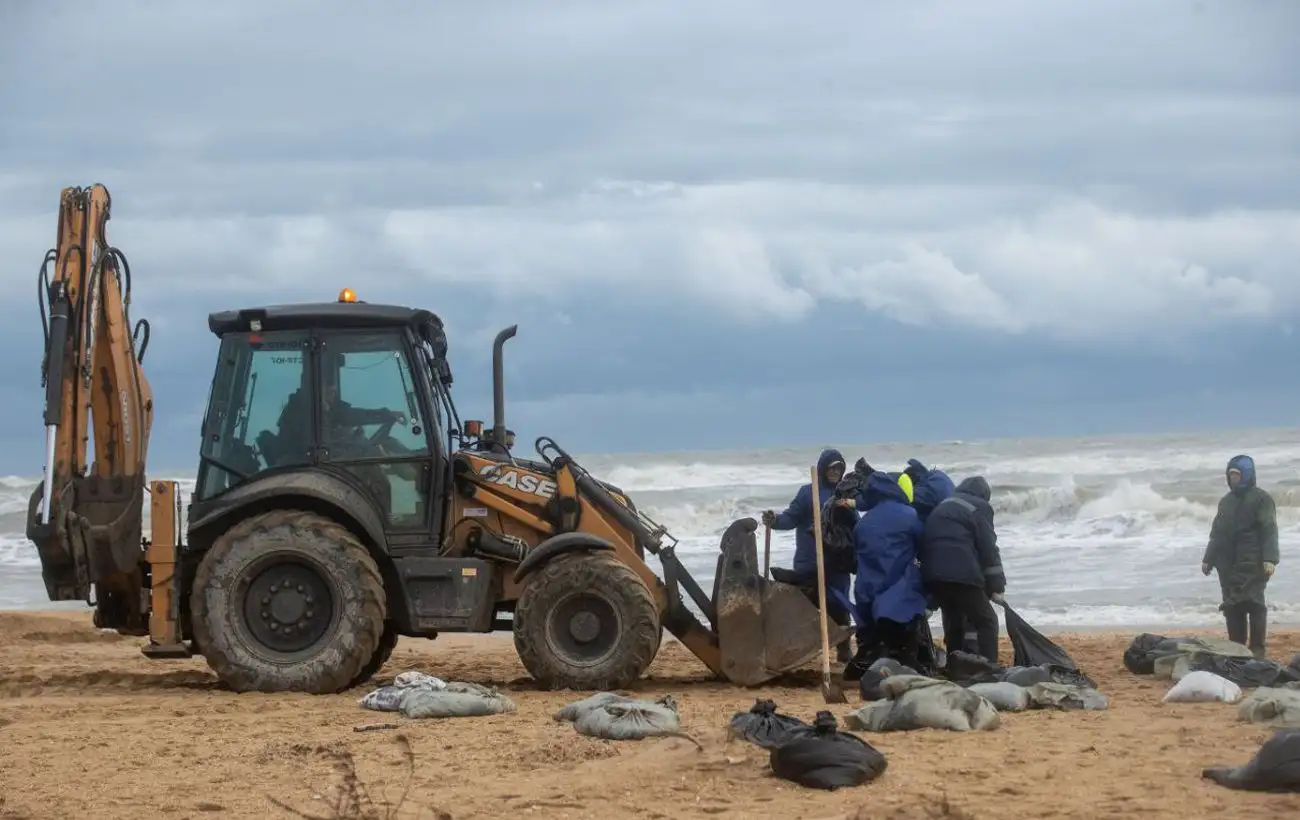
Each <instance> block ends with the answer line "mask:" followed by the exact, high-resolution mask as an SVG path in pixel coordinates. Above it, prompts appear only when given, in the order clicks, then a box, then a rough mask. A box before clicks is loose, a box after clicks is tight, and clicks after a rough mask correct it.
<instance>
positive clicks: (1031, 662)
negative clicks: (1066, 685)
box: [1002, 604, 1079, 671]
mask: <svg viewBox="0 0 1300 820" xmlns="http://www.w3.org/2000/svg"><path fill="white" fill-rule="evenodd" d="M1002 608H1003V610H1005V612H1006V619H1007V637H1008V638H1010V639H1011V646H1012V648H1014V649H1015V653H1016V656H1015V665H1016V666H1045V665H1046V666H1055V667H1059V668H1061V669H1065V670H1071V671H1078V669H1079V667H1078V666H1077V665H1075V663H1074V660H1073V659H1072V658H1071V657H1070V655H1069V653H1068V652H1066V651H1065V650H1064V649H1062V648H1061V647H1059V646H1057V645H1056V644H1055V643H1053V642H1052V641H1051V640H1050V639H1049V638H1048V637H1047V636H1046V635H1044V634H1043V633H1041V632H1039V631H1038V630H1037V629H1034V628H1033V627H1032V626H1030V625H1029V622H1028V621H1026V620H1025V619H1024V618H1021V617H1020V616H1019V615H1017V614H1016V611H1015V610H1014V609H1012V608H1011V607H1010V606H1007V605H1006V604H1003V606H1002Z"/></svg>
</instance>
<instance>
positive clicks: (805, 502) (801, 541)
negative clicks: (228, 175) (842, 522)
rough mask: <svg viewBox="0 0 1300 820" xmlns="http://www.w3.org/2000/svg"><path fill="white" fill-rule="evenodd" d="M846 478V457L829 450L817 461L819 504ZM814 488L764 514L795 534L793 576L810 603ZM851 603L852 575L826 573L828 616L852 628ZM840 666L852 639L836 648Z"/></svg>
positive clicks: (808, 486)
mask: <svg viewBox="0 0 1300 820" xmlns="http://www.w3.org/2000/svg"><path fill="white" fill-rule="evenodd" d="M843 477H844V456H843V455H841V454H840V451H839V450H836V449H834V448H827V449H825V450H823V451H822V454H821V456H820V457H818V459H817V482H818V488H817V490H818V495H819V496H820V497H819V498H818V499H817V501H816V503H817V505H818V506H819V507H822V508H825V506H826V502H828V501H830V500H831V499H832V498H834V496H835V485H837V484H839V482H840V479H841V478H843ZM813 503H814V502H813V497H812V484H804V485H803V486H802V487H800V488H799V490H798V491H797V492H796V493H795V495H794V498H793V499H792V500H791V501H790V505H789V506H788V507H786V508H785V510H784V511H783V512H781V513H777V512H774V511H773V510H766V511H764V512H763V523H764V524H766V525H767V526H769V527H771V528H772V529H774V530H794V567H793V569H794V572H795V574H796V575H797V576H798V583H799V586H801V587H803V588H805V590H806V591H808V592H809V599H810V600H814V601H815V600H816V595H817V541H816V539H815V538H814V537H813ZM851 612H852V610H851V605H850V599H849V575H848V574H847V573H832V572H830V571H827V573H826V614H827V616H828V617H830V618H831V619H832V620H834V621H835V623H837V624H840V625H841V626H850V625H852V623H853V621H852V617H851ZM836 652H837V655H838V657H839V660H840V662H841V663H844V662H847V661H848V660H849V657H850V655H851V654H852V647H851V646H850V642H849V639H845V640H844V641H843V642H842V643H841V644H839V645H838V646H837V647H836Z"/></svg>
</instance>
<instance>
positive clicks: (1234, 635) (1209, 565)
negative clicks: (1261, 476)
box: [1201, 455, 1279, 658]
mask: <svg viewBox="0 0 1300 820" xmlns="http://www.w3.org/2000/svg"><path fill="white" fill-rule="evenodd" d="M1226 473H1227V479H1228V492H1227V494H1226V495H1224V496H1223V498H1222V499H1220V501H1219V510H1218V512H1217V513H1216V514H1215V516H1214V522H1213V523H1212V524H1211V525H1210V542H1209V544H1208V545H1207V546H1206V548H1205V556H1204V557H1203V558H1202V559H1201V572H1202V573H1204V574H1205V575H1209V574H1210V571H1211V570H1217V571H1218V573H1219V588H1220V591H1221V592H1222V594H1223V603H1222V604H1221V605H1220V607H1219V609H1220V610H1222V611H1223V616H1224V619H1225V620H1226V621H1227V626H1228V640H1230V641H1234V642H1236V643H1240V644H1246V645H1247V646H1249V647H1250V649H1251V650H1252V651H1253V652H1254V654H1255V656H1256V657H1258V658H1262V657H1264V655H1265V644H1266V640H1265V639H1266V637H1267V635H1266V633H1267V628H1268V627H1267V618H1268V608H1267V606H1266V604H1265V601H1264V588H1265V587H1267V586H1268V581H1269V578H1271V577H1272V575H1273V572H1274V570H1276V569H1277V563H1278V558H1279V556H1278V544H1277V507H1276V505H1275V504H1274V502H1273V497H1272V496H1271V495H1269V494H1268V493H1267V492H1265V491H1264V490H1262V489H1260V488H1259V487H1258V486H1256V484H1255V460H1254V459H1252V458H1251V457H1250V456H1246V455H1237V456H1233V457H1232V458H1231V459H1229V461H1228V466H1227V470H1226Z"/></svg>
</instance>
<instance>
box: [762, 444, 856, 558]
mask: <svg viewBox="0 0 1300 820" xmlns="http://www.w3.org/2000/svg"><path fill="white" fill-rule="evenodd" d="M832 464H839V465H840V467H844V456H842V455H841V454H840V451H839V450H836V449H834V448H828V449H825V450H822V454H821V456H820V457H819V458H818V459H817V480H818V482H819V484H820V486H819V487H818V488H817V489H818V491H819V492H818V495H820V496H821V497H820V498H819V499H818V501H817V506H818V507H820V508H824V507H825V506H826V502H827V501H829V500H830V499H831V498H833V497H834V496H835V485H834V484H832V483H831V482H829V481H827V480H826V471H827V470H828V469H829V468H830V466H831V465H832ZM772 529H774V530H794V531H795V532H794V566H793V567H792V569H793V570H794V571H795V572H797V573H799V574H800V575H816V574H817V541H816V540H815V539H814V538H813V506H812V484H805V485H803V486H802V487H800V488H799V491H798V492H797V493H795V495H794V500H792V501H791V502H790V506H789V507H786V509H785V511H784V512H782V513H780V514H779V515H777V517H776V523H774V524H773V525H772ZM828 580H829V579H828Z"/></svg>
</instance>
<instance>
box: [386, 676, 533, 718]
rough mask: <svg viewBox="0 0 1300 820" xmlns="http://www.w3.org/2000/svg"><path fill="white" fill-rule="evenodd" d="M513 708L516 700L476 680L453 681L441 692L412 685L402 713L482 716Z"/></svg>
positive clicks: (439, 716)
mask: <svg viewBox="0 0 1300 820" xmlns="http://www.w3.org/2000/svg"><path fill="white" fill-rule="evenodd" d="M513 711H515V703H514V701H512V700H511V699H510V698H508V697H506V696H505V695H502V694H501V693H499V692H497V691H496V690H495V689H492V688H489V687H486V686H480V685H478V684H476V683H449V684H447V687H446V689H443V690H441V691H439V690H436V689H427V688H424V687H411V688H410V690H409V691H408V692H407V694H406V696H405V697H404V698H402V714H404V715H406V716H407V717H409V718H414V719H421V718H448V717H480V716H482V715H500V714H505V713H507V712H513Z"/></svg>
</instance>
